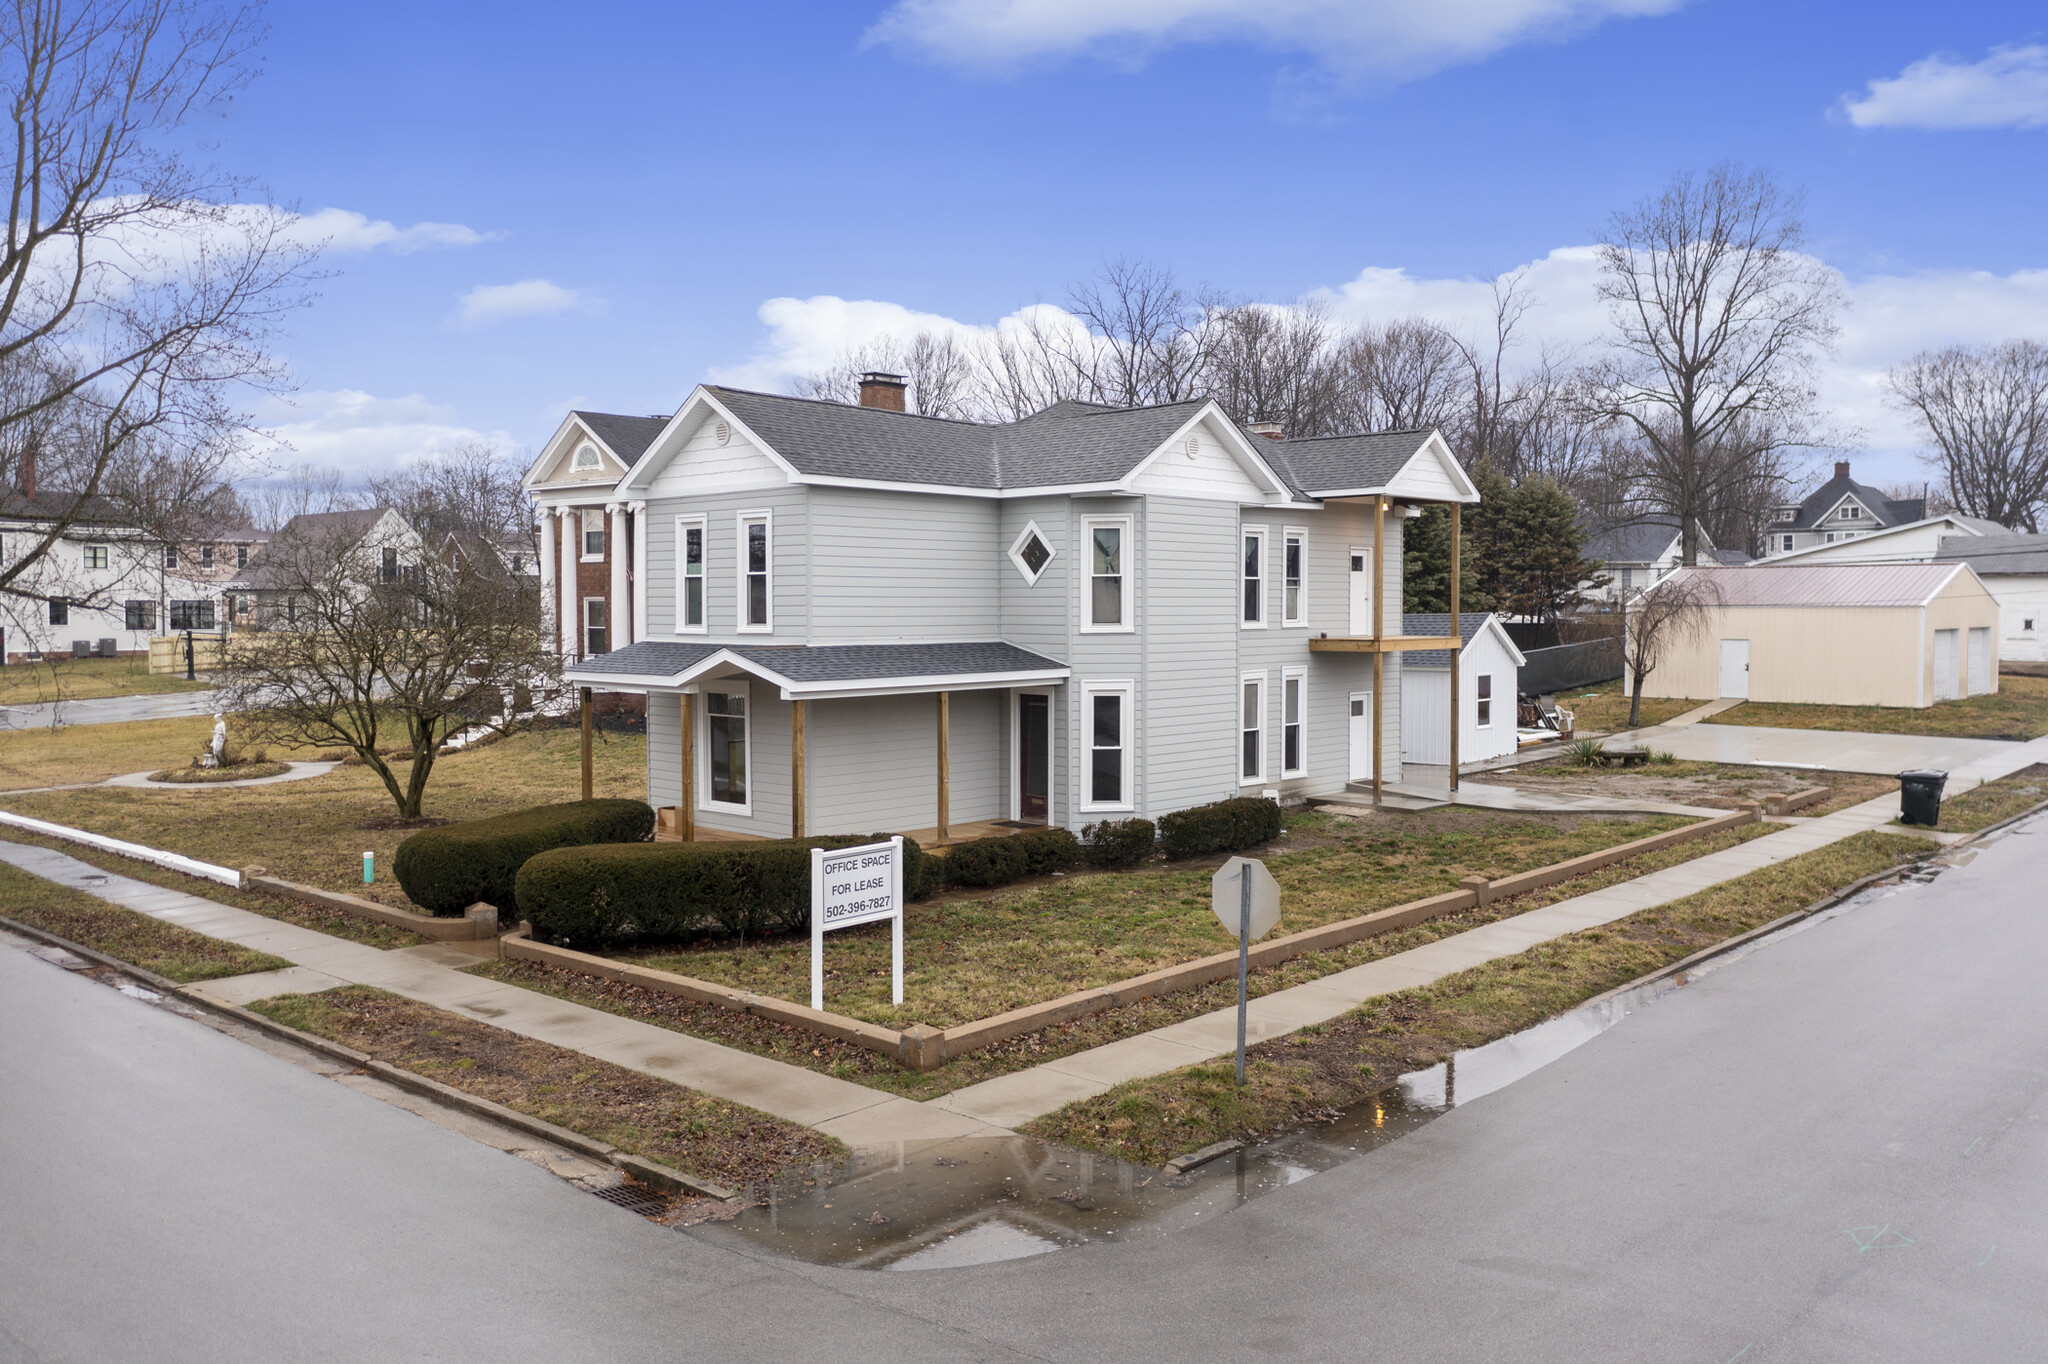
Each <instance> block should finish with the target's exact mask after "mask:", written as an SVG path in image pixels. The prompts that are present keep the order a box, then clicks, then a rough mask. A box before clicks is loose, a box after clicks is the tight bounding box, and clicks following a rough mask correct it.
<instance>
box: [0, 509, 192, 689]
mask: <svg viewBox="0 0 2048 1364" xmlns="http://www.w3.org/2000/svg"><path fill="white" fill-rule="evenodd" d="M30 485H31V486H30V487H29V488H28V489H25V490H24V489H7V490H5V491H4V492H0V563H10V564H11V563H16V562H19V561H20V560H21V559H22V558H23V557H24V556H26V555H27V554H29V553H30V552H31V551H32V550H33V549H34V548H35V547H37V546H39V545H41V544H42V543H43V542H44V540H46V539H47V538H48V537H49V536H50V534H51V532H52V531H53V529H54V528H55V527H56V526H57V525H58V524H59V523H60V522H61V521H62V519H63V518H64V516H65V514H66V513H67V512H69V513H70V514H71V516H72V520H71V524H70V525H69V526H67V527H66V528H65V529H64V531H63V532H62V534H60V535H59V536H58V538H57V541H56V543H55V544H52V545H51V546H50V547H49V550H48V552H47V553H46V554H44V556H43V557H42V558H41V559H40V560H39V561H38V562H37V563H35V564H34V565H32V566H31V567H30V569H29V570H28V571H27V572H26V573H24V574H23V575H22V576H21V577H20V578H17V579H16V580H15V581H14V582H13V583H12V584H11V586H10V590H9V593H8V595H7V596H6V597H5V598H0V658H4V660H5V661H6V662H8V663H22V662H27V661H29V660H30V659H31V658H39V657H42V656H44V655H49V654H58V655H62V656H64V657H66V658H68V657H71V656H72V655H73V654H74V653H76V652H78V650H79V646H81V645H82V646H84V649H85V651H86V652H88V653H113V654H147V653H148V652H149V638H150V636H151V635H153V634H155V633H156V632H157V628H158V625H159V624H160V621H159V618H158V608H159V606H160V604H161V603H162V602H163V600H164V569H163V548H162V546H161V544H160V543H159V542H158V541H157V540H156V539H155V538H154V537H152V536H149V535H147V534H145V533H144V532H143V531H142V530H140V529H139V528H137V527H136V526H134V525H132V524H129V523H128V522H127V521H126V520H125V518H124V517H123V516H122V515H121V513H120V512H119V511H118V509H116V508H115V507H114V506H113V505H112V504H111V503H109V502H107V501H106V500H105V499H104V498H97V497H93V498H87V499H85V500H84V501H83V502H82V503H81V502H80V500H79V498H78V496H77V495H76V494H75V493H64V492H48V491H39V490H37V489H35V488H34V486H33V478H32V477H31V480H30ZM74 504H77V505H76V506H75V507H74Z"/></svg>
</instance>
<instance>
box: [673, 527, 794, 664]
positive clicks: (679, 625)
mask: <svg viewBox="0 0 2048 1364" xmlns="http://www.w3.org/2000/svg"><path fill="white" fill-rule="evenodd" d="M693 530H694V531H696V532H697V533H698V534H699V535H700V536H702V537H703V539H702V544H703V547H704V575H703V577H702V578H701V579H699V581H700V582H702V583H703V584H704V592H703V598H704V619H703V621H702V622H701V623H699V624H696V625H692V624H690V623H689V620H688V618H687V617H686V616H685V615H684V608H683V603H684V596H683V553H684V537H685V536H686V535H688V533H689V532H691V531H693ZM770 609H771V610H772V609H773V607H772V604H771V608H770ZM710 628H711V528H710V527H709V526H708V525H707V524H706V523H705V518H704V517H703V516H701V515H692V516H678V517H677V518H676V621H675V633H676V634H679V635H701V634H703V633H705V632H706V631H708V630H709V629H710Z"/></svg>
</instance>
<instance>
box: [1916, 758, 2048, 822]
mask: <svg viewBox="0 0 2048 1364" xmlns="http://www.w3.org/2000/svg"><path fill="white" fill-rule="evenodd" d="M2043 801H2048V763H2035V764H2034V765H2033V766H2032V767H2023V768H2021V769H2020V770H2019V771H2017V772H2015V773H2013V774H2012V775H2011V776H2009V777H2001V778H2000V779H1999V780H1997V781H1987V782H1985V783H1984V784H1983V785H1981V786H1976V787H1973V788H1971V789H1970V790H1968V791H1965V792H1964V793H1963V794H1962V795H1960V796H1957V797H1956V798H1955V799H1953V800H1944V801H1943V802H1942V803H1941V822H1940V823H1938V824H1936V825H1935V826H1934V827H1935V828H1937V829H1940V830H1943V831H1944V832H1947V833H1963V834H1973V833H1976V832H1977V831H1978V830H1979V829H1988V828H1990V827H1991V826H1992V825H1994V824H1996V823H1998V822H1999V821H2000V820H2004V819H2011V818H2012V817H2013V816H2014V815H2016V814H2019V813H2021V812H2022V811H2025V810H2031V809H2033V808H2034V807H2035V806H2036V805H2039V804H2041V803H2042V802H2043Z"/></svg>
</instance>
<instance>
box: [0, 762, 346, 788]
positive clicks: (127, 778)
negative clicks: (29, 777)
mask: <svg viewBox="0 0 2048 1364" xmlns="http://www.w3.org/2000/svg"><path fill="white" fill-rule="evenodd" d="M287 765H288V766H289V767H290V768H291V771H289V772H280V773H278V774H277V775H276V776H274V777H249V778H246V779H244V780H242V781H151V780H150V778H151V777H152V776H154V775H155V774H156V773H158V772H160V771H162V770H163V769H162V768H154V767H153V768H151V769H150V770H149V771H147V772H130V773H127V774H126V775H124V776H119V777H108V778H107V779H106V780H105V781H103V782H101V783H100V785H101V786H125V787H128V788H130V789H131V790H136V791H220V790H225V789H228V788H231V787H236V786H275V785H277V783H279V782H281V781H304V780H305V779H306V778H308V777H324V776H326V775H327V774H328V773H329V772H332V771H333V770H334V769H335V768H337V767H339V766H341V764H340V763H338V762H317V763H301V762H295V763H289V764H287ZM230 770H232V769H230ZM9 794H12V793H9Z"/></svg>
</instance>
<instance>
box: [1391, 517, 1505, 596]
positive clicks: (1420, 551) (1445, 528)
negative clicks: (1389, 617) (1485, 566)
mask: <svg viewBox="0 0 2048 1364" xmlns="http://www.w3.org/2000/svg"><path fill="white" fill-rule="evenodd" d="M1471 524H1472V518H1471V514H1470V512H1469V511H1468V512H1467V514H1466V518H1465V525H1466V527H1467V528H1468V529H1467V531H1466V533H1465V535H1464V538H1463V543H1462V544H1460V545H1459V547H1458V549H1459V553H1458V576H1459V577H1460V578H1462V579H1463V580H1464V586H1463V590H1462V591H1461V592H1460V593H1459V597H1458V609H1459V610H1461V611H1487V610H1491V609H1492V607H1493V602H1492V600H1491V599H1490V598H1488V597H1487V596H1486V595H1485V594H1484V593H1482V592H1481V591H1480V590H1479V556H1478V555H1477V554H1476V553H1475V552H1474V551H1475V550H1476V549H1477V548H1478V547H1477V546H1476V545H1475V544H1474V543H1473V539H1472V535H1471V532H1470V529H1469V527H1470V526H1471ZM1401 562H1402V569H1403V572H1402V582H1403V588H1404V591H1403V598H1404V600H1403V602H1402V605H1401V609H1402V610H1403V611H1410V612H1413V611H1448V610H1450V609H1451V514H1450V512H1449V511H1448V510H1447V509H1445V508H1443V507H1425V508H1423V510H1422V515H1421V516H1419V517H1417V518H1416V519H1415V520H1413V521H1410V522H1408V524H1407V526H1406V527H1405V528H1404V529H1403V531H1402V536H1401Z"/></svg>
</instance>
